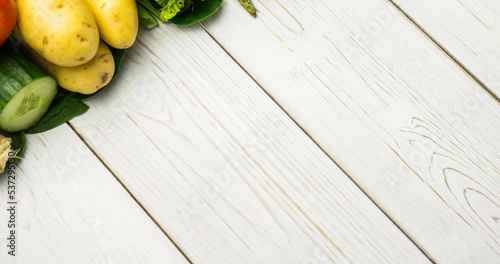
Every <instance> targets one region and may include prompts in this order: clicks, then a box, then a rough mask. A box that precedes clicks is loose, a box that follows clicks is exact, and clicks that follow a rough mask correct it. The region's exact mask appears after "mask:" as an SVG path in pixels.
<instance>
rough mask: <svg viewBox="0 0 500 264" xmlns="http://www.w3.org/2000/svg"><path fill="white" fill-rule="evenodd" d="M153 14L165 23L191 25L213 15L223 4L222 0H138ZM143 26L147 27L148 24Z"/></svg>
mask: <svg viewBox="0 0 500 264" xmlns="http://www.w3.org/2000/svg"><path fill="white" fill-rule="evenodd" d="M136 1H137V3H138V5H141V6H143V7H145V8H146V9H147V10H148V11H149V12H150V13H151V14H153V15H154V16H156V17H157V18H159V19H160V20H161V21H163V22H168V21H170V22H172V23H174V24H177V25H190V24H193V23H196V22H198V21H200V20H203V19H205V18H207V17H209V16H210V15H212V14H213V13H214V12H215V11H217V9H219V7H220V6H221V4H222V0H155V1H152V0H151V1H150V0H136ZM143 25H145V26H147V25H148V24H147V22H144V23H143Z"/></svg>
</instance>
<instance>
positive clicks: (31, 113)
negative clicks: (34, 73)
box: [0, 76, 57, 132]
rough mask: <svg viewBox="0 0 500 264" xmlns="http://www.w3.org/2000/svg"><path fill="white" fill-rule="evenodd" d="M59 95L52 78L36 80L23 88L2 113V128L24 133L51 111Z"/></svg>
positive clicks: (0, 117) (0, 115)
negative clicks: (23, 131)
mask: <svg viewBox="0 0 500 264" xmlns="http://www.w3.org/2000/svg"><path fill="white" fill-rule="evenodd" d="M56 93H57V84H56V81H55V80H54V79H53V78H52V77H48V76H47V77H42V78H38V79H35V80H33V81H31V82H30V83H28V84H27V85H26V86H24V87H23V88H21V89H20V90H19V91H17V93H15V94H14V96H13V97H12V98H11V99H10V100H9V101H8V102H7V104H6V105H5V108H4V109H3V111H2V112H0V128H1V129H3V130H6V131H10V132H14V131H22V130H26V129H28V128H30V127H32V126H34V125H35V124H36V123H37V122H38V121H39V120H40V119H41V118H42V116H43V115H44V114H45V113H46V112H47V109H49V106H50V104H51V103H52V100H53V99H54V96H55V95H56Z"/></svg>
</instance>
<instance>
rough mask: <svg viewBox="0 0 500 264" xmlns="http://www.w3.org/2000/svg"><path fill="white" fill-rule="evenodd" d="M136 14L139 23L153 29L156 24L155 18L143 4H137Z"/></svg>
mask: <svg viewBox="0 0 500 264" xmlns="http://www.w3.org/2000/svg"><path fill="white" fill-rule="evenodd" d="M137 14H138V15H139V23H141V25H143V26H145V27H146V28H147V29H153V28H155V27H157V26H158V21H156V18H154V16H153V15H151V14H150V13H149V12H148V10H147V9H146V7H144V6H143V5H141V4H138V5H137Z"/></svg>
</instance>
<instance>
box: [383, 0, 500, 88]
mask: <svg viewBox="0 0 500 264" xmlns="http://www.w3.org/2000/svg"><path fill="white" fill-rule="evenodd" d="M392 1H394V3H396V4H397V5H398V6H399V7H400V8H401V9H402V10H403V11H404V12H405V13H406V14H408V15H409V16H410V17H411V18H412V20H414V21H415V22H416V23H417V24H419V25H420V26H421V27H422V28H423V29H424V30H425V31H426V32H427V34H429V35H430V36H432V38H433V39H434V40H436V41H437V42H438V43H439V44H440V45H441V46H442V47H443V48H444V49H446V50H447V51H448V52H449V53H450V54H451V56H453V57H454V58H455V59H457V60H458V61H459V62H460V63H461V64H463V65H464V67H465V68H467V69H468V70H469V71H470V72H471V73H472V74H474V75H475V76H476V77H477V78H478V79H479V80H480V81H481V82H482V83H484V84H485V85H486V86H487V87H488V89H489V90H490V91H492V92H493V93H495V94H496V96H497V97H500V74H499V72H500V1H498V0H421V1H412V0H392Z"/></svg>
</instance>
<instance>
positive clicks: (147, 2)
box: [136, 0, 161, 18]
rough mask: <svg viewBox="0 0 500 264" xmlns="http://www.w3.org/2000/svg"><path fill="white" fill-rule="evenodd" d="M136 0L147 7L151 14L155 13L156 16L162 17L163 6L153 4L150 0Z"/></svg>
mask: <svg viewBox="0 0 500 264" xmlns="http://www.w3.org/2000/svg"><path fill="white" fill-rule="evenodd" d="M136 2H137V3H138V4H139V5H140V6H143V7H145V8H146V9H147V10H148V11H149V12H150V13H151V14H153V15H154V16H155V17H157V18H160V14H161V11H160V8H161V6H158V5H156V6H153V3H151V1H150V0H136Z"/></svg>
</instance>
